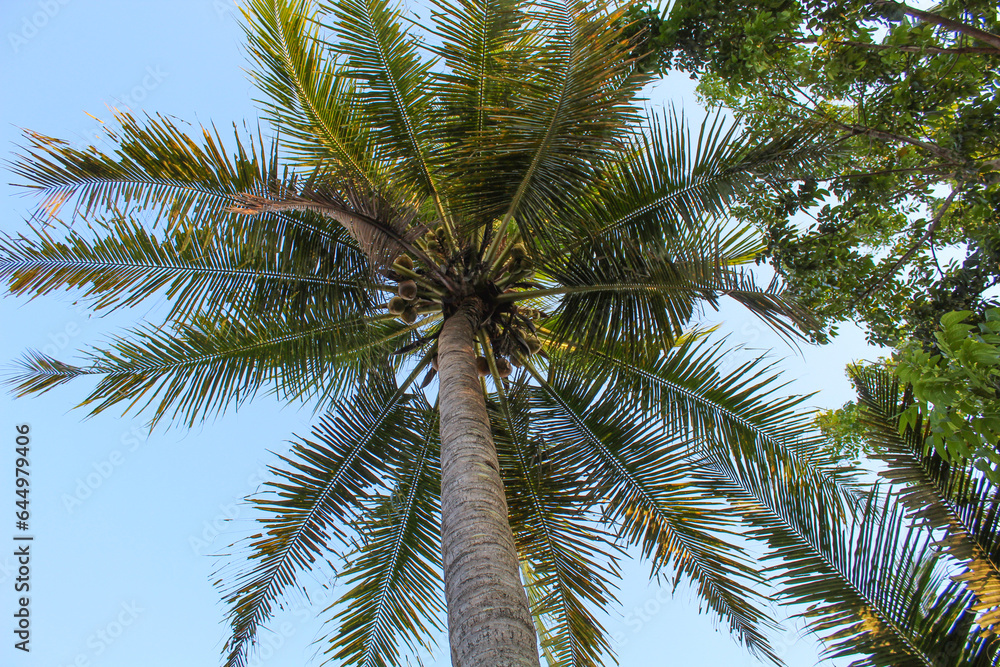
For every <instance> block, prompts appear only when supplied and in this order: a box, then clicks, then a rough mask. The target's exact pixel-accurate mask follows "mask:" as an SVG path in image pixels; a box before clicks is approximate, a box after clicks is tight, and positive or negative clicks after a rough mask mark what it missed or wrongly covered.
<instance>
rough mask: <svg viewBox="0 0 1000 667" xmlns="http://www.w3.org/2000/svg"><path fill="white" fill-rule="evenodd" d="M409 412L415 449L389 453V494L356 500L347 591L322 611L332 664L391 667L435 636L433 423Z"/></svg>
mask: <svg viewBox="0 0 1000 667" xmlns="http://www.w3.org/2000/svg"><path fill="white" fill-rule="evenodd" d="M421 403H422V404H421ZM409 407H410V408H411V409H412V410H413V411H414V414H413V416H412V417H411V419H412V423H413V428H414V429H415V431H416V432H418V433H419V434H420V436H421V438H422V441H421V442H420V444H419V445H418V446H417V447H416V448H415V449H413V450H406V451H405V452H399V451H397V450H393V451H392V452H391V453H392V454H396V455H398V454H401V457H400V458H399V460H392V469H391V472H390V473H389V475H388V477H387V478H385V479H384V480H383V482H382V483H383V484H386V485H388V486H389V487H390V488H391V491H390V492H389V493H386V494H384V495H381V496H376V497H374V498H371V499H368V500H361V499H359V500H358V505H360V508H359V509H360V511H361V516H360V517H359V518H358V519H357V520H356V521H355V522H354V524H353V526H352V527H353V529H354V531H355V532H356V533H357V536H358V537H357V540H358V543H359V546H358V548H357V550H356V552H355V553H354V554H351V555H349V556H348V560H349V561H350V564H349V565H348V567H347V568H346V569H345V570H344V571H343V572H341V573H340V575H339V576H340V577H341V578H342V579H343V580H344V581H345V583H346V584H347V585H350V586H351V588H350V590H349V591H348V592H347V593H346V594H344V596H343V597H341V598H340V599H339V600H338V601H337V602H335V603H334V604H333V605H331V607H330V608H328V609H327V611H330V610H332V609H337V613H336V615H335V616H334V617H333V618H332V619H331V620H330V621H329V622H330V623H333V624H335V625H336V627H337V631H336V632H335V633H333V634H332V635H331V636H330V646H329V647H328V648H327V649H326V653H327V654H332V655H331V658H332V659H333V660H338V661H341V662H340V663H338V664H347V665H361V666H362V667H383V666H385V665H396V664H399V658H400V650H399V649H400V644H402V645H405V646H406V647H407V648H409V649H410V650H411V651H413V652H417V651H418V650H419V649H428V648H430V646H431V644H432V642H433V641H434V640H433V637H432V631H434V630H440V629H441V625H440V616H441V612H443V611H444V604H443V601H442V587H441V573H440V569H441V563H440V560H441V533H440V522H441V519H440V508H439V506H438V498H439V496H440V488H439V487H440V484H441V473H440V464H439V452H438V450H439V446H440V443H439V442H438V437H439V436H438V415H437V412H436V411H435V410H434V409H433V408H431V406H430V405H427V404H426V403H425V402H423V401H422V399H418V398H414V399H412V400H411V404H410V406H409ZM390 460H391V459H390Z"/></svg>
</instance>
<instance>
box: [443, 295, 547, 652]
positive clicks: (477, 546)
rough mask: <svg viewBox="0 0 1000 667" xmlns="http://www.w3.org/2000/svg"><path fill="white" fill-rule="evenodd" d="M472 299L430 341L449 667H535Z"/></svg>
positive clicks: (534, 648) (535, 647)
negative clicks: (436, 382)
mask: <svg viewBox="0 0 1000 667" xmlns="http://www.w3.org/2000/svg"><path fill="white" fill-rule="evenodd" d="M478 305H479V304H478V302H477V301H476V300H469V301H467V302H466V304H465V305H464V306H463V307H462V308H461V309H460V310H459V311H458V312H457V313H455V314H454V315H452V316H451V317H449V318H448V319H447V320H445V323H444V326H443V327H442V329H441V335H440V337H439V338H438V369H439V371H438V372H439V374H440V394H439V395H440V409H441V543H442V551H443V561H444V588H445V600H446V601H447V603H448V634H449V640H450V643H451V660H452V665H454V667H538V664H539V662H538V645H537V638H536V635H535V627H534V623H533V621H532V618H531V613H530V612H529V610H528V599H527V596H526V595H525V592H524V586H523V585H522V584H521V576H520V569H519V565H518V560H517V551H516V550H515V547H514V536H513V534H512V533H511V530H510V523H509V521H508V517H507V499H506V496H505V495H504V488H503V482H502V481H501V479H500V466H499V464H498V463H497V454H496V448H495V446H494V444H493V435H492V433H491V431H490V422H489V417H488V415H487V413H486V403H485V401H484V400H483V393H482V389H481V386H480V382H479V376H478V375H477V374H476V365H475V361H476V354H475V347H474V346H473V333H474V322H475V321H476V320H477V319H478V313H477V307H478Z"/></svg>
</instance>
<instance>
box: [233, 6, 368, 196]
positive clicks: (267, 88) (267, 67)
mask: <svg viewBox="0 0 1000 667" xmlns="http://www.w3.org/2000/svg"><path fill="white" fill-rule="evenodd" d="M311 7H312V3H310V2H308V1H297V0H290V1H289V0H252V1H251V2H250V3H249V6H248V9H247V10H245V11H244V16H245V17H246V26H245V30H246V33H247V38H248V40H249V43H250V53H251V55H252V56H253V58H254V59H255V60H256V61H257V63H259V65H260V68H259V69H255V70H253V71H252V76H253V78H254V80H255V82H256V83H257V86H258V87H259V88H260V89H261V91H262V92H263V93H264V94H265V95H266V100H265V104H266V108H267V110H268V112H269V114H270V116H271V119H272V121H274V123H275V124H276V125H277V126H278V127H279V128H281V129H282V130H284V131H285V132H286V133H287V134H288V135H289V139H286V142H285V143H286V146H287V148H288V149H289V152H290V154H291V156H292V157H293V158H294V159H295V160H296V161H298V162H300V163H302V164H303V165H305V166H312V167H321V168H323V169H327V168H329V166H330V165H329V162H330V161H331V160H333V161H334V163H335V164H336V166H337V167H338V171H340V172H342V173H344V174H347V175H349V176H351V177H353V178H354V179H356V180H358V181H359V182H361V183H363V184H364V185H365V186H367V187H369V188H374V187H376V186H383V185H385V183H384V181H383V177H382V171H383V170H384V169H385V168H386V165H385V164H384V162H383V161H382V158H381V157H380V156H379V155H378V152H377V151H378V144H377V143H376V142H374V141H372V134H371V133H372V128H371V126H370V125H369V124H368V123H367V122H366V118H365V116H364V114H363V113H361V110H360V100H359V98H358V91H357V86H356V82H355V80H354V79H353V78H351V77H349V76H343V75H341V74H339V73H338V66H337V63H336V61H335V60H333V59H332V58H330V57H328V56H327V54H326V47H325V46H324V45H323V43H322V40H321V38H320V35H319V30H320V26H319V24H318V23H316V22H315V21H316V18H317V17H316V16H314V15H313V14H314V12H312V11H311V9H310V8H311Z"/></svg>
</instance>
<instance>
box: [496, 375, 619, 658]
mask: <svg viewBox="0 0 1000 667" xmlns="http://www.w3.org/2000/svg"><path fill="white" fill-rule="evenodd" d="M494 365H495V363H494ZM528 377H529V376H528V375H527V374H521V376H520V380H519V381H517V382H516V383H514V384H513V386H512V387H511V389H510V391H509V392H508V390H507V389H506V388H505V387H504V383H503V382H498V383H496V384H495V389H496V393H495V394H494V396H493V400H492V401H491V402H490V404H488V407H490V410H491V420H492V421H493V429H494V431H493V432H494V440H495V441H496V444H497V455H498V457H499V461H500V467H501V474H502V476H503V479H504V485H505V487H506V490H507V498H508V509H509V512H510V523H511V528H512V530H513V532H514V539H515V541H516V543H517V550H518V555H519V556H520V558H521V560H522V563H524V564H525V565H524V567H526V568H527V569H528V570H529V571H530V572H531V577H532V579H531V582H530V583H529V582H526V585H527V587H528V595H529V598H532V599H534V600H535V603H534V604H533V605H532V614H533V615H534V616H535V617H536V619H540V622H541V623H542V624H543V625H544V627H546V628H547V630H548V636H547V637H545V638H543V639H542V648H543V650H544V651H546V652H547V654H548V655H550V656H551V659H552V661H553V662H554V664H557V665H563V666H565V667H584V666H587V667H591V666H595V667H596V666H597V665H600V664H602V660H601V656H602V654H603V655H612V650H611V645H610V643H609V642H608V640H607V638H606V636H605V631H604V628H603V627H602V626H601V623H600V622H599V621H598V619H597V618H596V617H595V614H594V611H595V610H596V609H603V608H606V607H607V605H608V603H609V602H610V600H611V599H613V596H612V593H611V588H612V587H613V586H614V583H613V582H614V581H615V580H617V579H618V577H619V575H618V572H617V568H616V567H615V557H616V556H618V555H619V554H620V551H619V549H618V548H617V547H616V546H615V545H614V543H613V536H612V535H611V534H609V533H608V532H606V531H605V530H603V529H602V528H601V527H600V523H599V519H600V517H599V516H597V515H596V514H594V513H593V512H592V511H591V510H589V509H587V508H588V506H589V505H591V504H592V503H593V501H592V500H590V499H588V497H587V496H588V495H589V493H588V490H587V487H586V486H585V485H583V484H581V481H580V479H578V478H576V477H574V475H573V474H572V470H573V466H572V465H571V466H570V467H569V468H568V469H567V468H566V467H564V465H563V464H564V463H565V461H563V459H562V457H561V456H560V454H559V448H558V446H557V445H556V442H557V441H555V440H553V439H552V434H550V433H548V432H546V431H545V430H544V429H537V428H532V426H531V425H529V420H530V415H531V412H530V404H529V401H530V395H529V394H530V388H529V384H528V382H527V380H528Z"/></svg>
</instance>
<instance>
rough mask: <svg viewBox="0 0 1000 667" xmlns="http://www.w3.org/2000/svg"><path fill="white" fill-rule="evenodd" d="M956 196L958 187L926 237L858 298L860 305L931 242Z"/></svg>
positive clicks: (936, 214)
mask: <svg viewBox="0 0 1000 667" xmlns="http://www.w3.org/2000/svg"><path fill="white" fill-rule="evenodd" d="M956 194H958V187H956V188H954V189H952V191H951V194H949V195H948V198H947V199H945V200H944V202H943V203H942V204H941V206H940V207H938V210H937V213H935V214H934V218H933V219H931V224H930V225H929V226H928V227H927V231H926V232H924V235H923V236H921V237H920V238H919V239H917V242H916V243H914V244H913V245H912V246H910V249H909V250H907V251H906V252H905V253H903V256H902V257H900V258H899V259H897V260H896V261H895V262H894V263H893V265H892V267H890V268H889V271H888V272H886V274H885V275H884V276H882V278H881V279H880V280H879V281H877V282H876V283H875V284H874V285H872V286H871V287H869V288H868V289H866V290H865V292H864V294H862V295H861V296H860V297H859V298H858V300H857V302H858V303H861V302H863V301H864V300H865V299H867V298H868V297H869V296H871V294H872V292H874V291H875V290H877V289H879V288H880V287H881V286H882V285H884V284H885V283H886V281H887V280H889V279H890V278H892V277H893V276H894V275H896V272H897V271H899V267H901V266H902V265H903V264H906V262H908V261H910V258H912V257H913V256H914V255H915V254H917V251H918V250H919V249H920V246H922V245H923V244H924V243H926V242H927V241H928V240H930V238H931V237H932V236H934V232H935V231H937V228H938V227H939V226H940V224H941V221H942V220H943V219H944V214H945V213H946V212H947V211H948V209H949V208H951V202H952V201H953V200H954V199H955V195H956Z"/></svg>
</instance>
